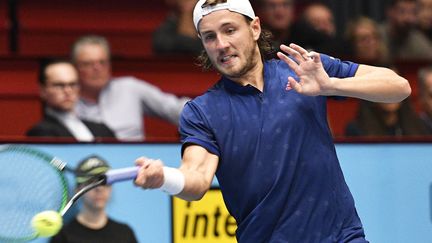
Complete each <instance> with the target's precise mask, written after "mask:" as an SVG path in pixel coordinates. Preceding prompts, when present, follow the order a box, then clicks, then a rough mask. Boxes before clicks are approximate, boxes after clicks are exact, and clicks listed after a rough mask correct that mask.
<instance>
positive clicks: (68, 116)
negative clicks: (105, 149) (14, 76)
mask: <svg viewBox="0 0 432 243" xmlns="http://www.w3.org/2000/svg"><path fill="white" fill-rule="evenodd" d="M39 86H40V97H41V98H42V100H43V101H44V117H43V120H42V121H40V122H39V123H38V124H36V125H35V126H33V127H32V128H31V129H30V130H29V131H27V136H37V137H65V138H74V139H76V140H77V141H84V142H89V141H93V140H95V137H111V138H114V133H113V132H112V131H111V130H110V129H109V128H108V127H107V126H105V125H104V124H98V123H93V122H89V121H85V120H80V119H79V118H78V116H77V115H76V114H75V111H74V108H75V105H76V103H77V101H78V97H79V83H78V73H77V71H76V69H75V67H74V66H73V64H72V63H70V62H68V61H51V62H48V63H46V64H45V63H44V64H43V66H42V68H41V70H40V75H39Z"/></svg>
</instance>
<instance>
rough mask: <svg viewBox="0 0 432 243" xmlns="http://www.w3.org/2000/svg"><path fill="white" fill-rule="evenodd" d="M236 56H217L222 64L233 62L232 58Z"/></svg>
mask: <svg viewBox="0 0 432 243" xmlns="http://www.w3.org/2000/svg"><path fill="white" fill-rule="evenodd" d="M235 57H237V56H236V55H224V56H222V57H221V58H219V62H221V63H222V64H230V63H231V62H233V60H234V58H235Z"/></svg>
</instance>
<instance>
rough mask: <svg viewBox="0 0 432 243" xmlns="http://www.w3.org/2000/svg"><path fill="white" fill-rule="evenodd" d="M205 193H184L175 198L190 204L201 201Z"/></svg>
mask: <svg viewBox="0 0 432 243" xmlns="http://www.w3.org/2000/svg"><path fill="white" fill-rule="evenodd" d="M205 193H206V192H205V191H204V192H199V193H184V192H183V193H180V194H179V195H177V196H178V197H180V198H181V199H183V200H186V201H189V202H191V201H199V200H201V199H202V198H203V197H204V195H205Z"/></svg>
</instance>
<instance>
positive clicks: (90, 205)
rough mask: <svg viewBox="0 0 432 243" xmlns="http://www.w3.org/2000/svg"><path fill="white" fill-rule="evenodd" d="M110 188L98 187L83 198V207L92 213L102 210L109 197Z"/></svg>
mask: <svg viewBox="0 0 432 243" xmlns="http://www.w3.org/2000/svg"><path fill="white" fill-rule="evenodd" d="M111 190H112V188H111V186H98V187H96V188H94V189H92V190H90V191H88V192H87V193H86V194H84V196H83V204H84V206H85V207H86V208H87V209H89V210H92V211H99V210H104V209H105V207H106V205H107V203H108V201H109V199H110V197H111Z"/></svg>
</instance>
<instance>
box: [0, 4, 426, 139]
mask: <svg viewBox="0 0 432 243" xmlns="http://www.w3.org/2000/svg"><path fill="white" fill-rule="evenodd" d="M251 2H252V4H253V5H255V9H256V14H257V15H258V16H259V17H260V19H261V23H262V26H263V27H264V28H265V29H268V30H270V31H271V33H272V34H273V45H274V50H275V53H276V51H277V50H278V48H279V45H280V44H289V43H291V42H293V43H296V44H299V45H301V46H303V47H305V48H307V49H309V50H314V51H318V52H322V53H325V54H329V55H332V56H334V57H336V58H340V59H343V60H351V61H355V62H359V63H364V64H371V65H377V66H383V67H390V68H392V69H394V70H395V71H396V72H398V73H399V74H401V75H402V76H403V77H405V78H406V79H407V80H408V81H409V82H410V84H411V87H412V95H411V97H410V98H409V99H407V100H405V101H403V102H401V103H394V104H380V103H371V102H363V101H361V102H360V101H357V100H355V99H351V98H343V97H334V98H333V97H331V98H329V100H328V115H329V117H328V120H329V125H330V127H331V130H332V132H333V135H334V137H335V138H347V137H348V138H352V137H357V138H358V137H362V138H363V137H368V138H370V137H373V138H382V137H385V138H388V137H391V138H401V137H415V138H423V137H427V136H428V135H432V34H431V33H432V31H431V29H432V0H350V1H343V0H322V1H312V0H303V1H301V0H251ZM195 3H196V0H165V1H158V0H146V1H142V0H123V1H117V0H105V1H97V0H75V1H62V0H0V82H1V86H0V87H1V88H0V111H1V113H2V116H1V117H2V118H1V119H0V138H3V139H6V140H8V139H9V140H11V139H23V138H26V139H29V138H36V139H40V138H41V137H44V138H52V137H55V138H56V139H65V141H68V140H73V141H84V142H88V141H168V142H177V141H178V133H177V127H176V126H177V122H178V117H179V114H180V112H181V109H182V107H183V105H184V103H185V102H187V101H188V100H189V99H191V98H194V97H196V96H198V95H200V94H201V93H203V92H205V91H206V90H207V89H208V88H210V87H211V85H212V84H214V83H215V82H216V81H217V80H218V78H219V76H218V75H217V74H216V73H214V72H203V71H202V70H201V69H200V68H199V67H197V66H196V65H195V57H196V56H197V55H199V54H200V52H201V51H202V44H201V41H200V39H199V38H198V36H197V33H196V31H195V28H194V25H193V21H192V11H193V7H194V5H195Z"/></svg>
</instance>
